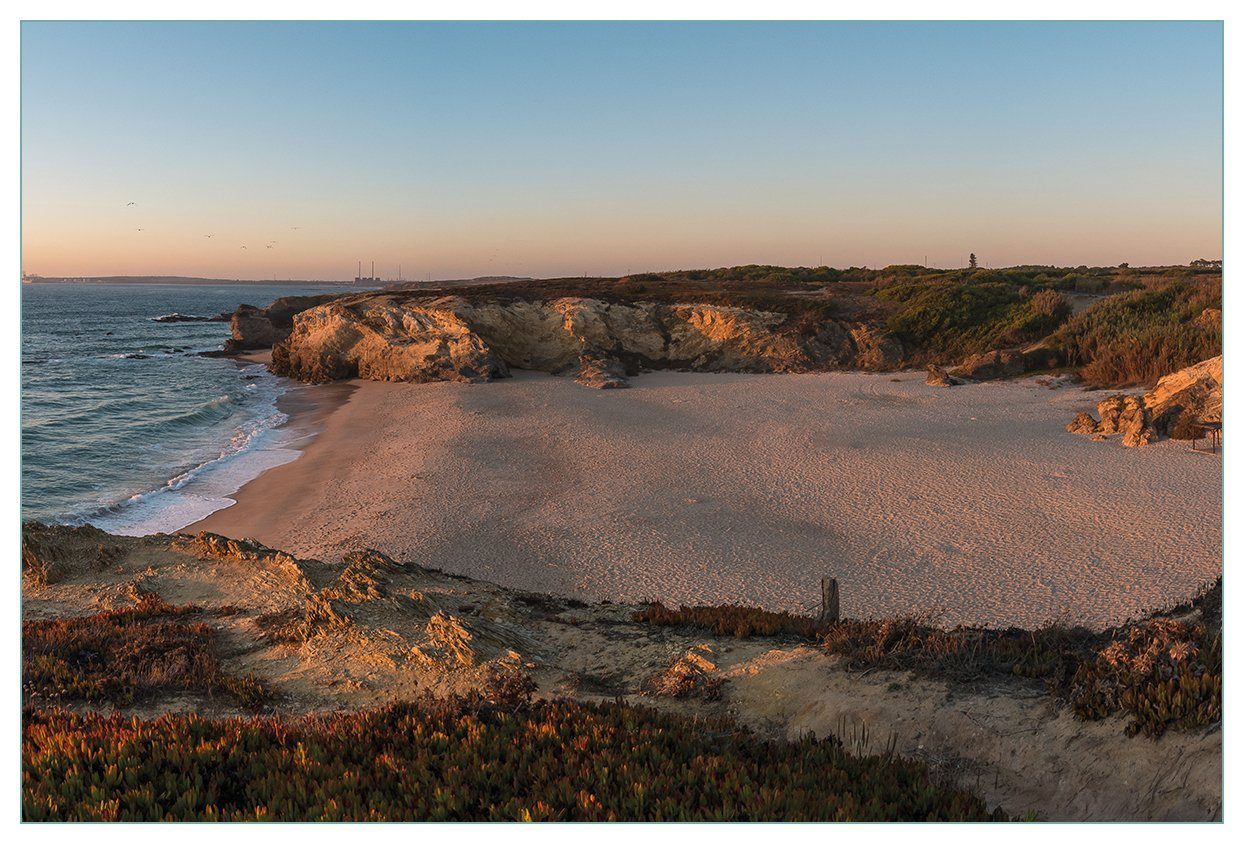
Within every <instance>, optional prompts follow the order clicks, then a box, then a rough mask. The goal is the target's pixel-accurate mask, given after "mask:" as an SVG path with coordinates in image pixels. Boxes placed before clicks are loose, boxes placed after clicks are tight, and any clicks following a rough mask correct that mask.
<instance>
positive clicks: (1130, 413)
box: [1067, 355, 1222, 448]
mask: <svg viewBox="0 0 1244 844" xmlns="http://www.w3.org/2000/svg"><path fill="white" fill-rule="evenodd" d="M1097 414H1098V416H1100V417H1101V421H1100V422H1097V421H1096V420H1094V419H1093V417H1092V416H1090V415H1089V414H1087V413H1077V414H1076V417H1075V419H1073V420H1072V421H1071V423H1070V424H1068V425H1067V430H1068V431H1071V432H1072V433H1076V434H1092V435H1093V439H1098V438H1103V439H1104V438H1105V437H1107V436H1110V435H1112V434H1122V435H1123V445H1125V446H1127V447H1129V448H1133V447H1136V446H1142V445H1148V444H1149V443H1151V442H1154V441H1155V440H1157V439H1160V438H1161V437H1163V436H1168V437H1171V438H1172V439H1199V438H1200V437H1202V436H1204V432H1205V426H1206V425H1213V424H1221V423H1222V356H1221V355H1219V356H1217V357H1213V358H1210V359H1208V360H1203V361H1201V362H1200V363H1197V364H1194V365H1192V366H1189V367H1186V368H1185V369H1181V370H1179V371H1178V372H1172V373H1171V374H1170V375H1166V376H1164V377H1163V378H1161V379H1160V380H1159V381H1158V383H1157V385H1156V386H1154V388H1153V389H1152V390H1150V391H1149V392H1148V393H1145V394H1144V395H1143V396H1133V395H1127V394H1125V393H1119V394H1117V395H1113V396H1109V397H1108V398H1105V399H1102V400H1101V401H1100V402H1098V403H1097Z"/></svg>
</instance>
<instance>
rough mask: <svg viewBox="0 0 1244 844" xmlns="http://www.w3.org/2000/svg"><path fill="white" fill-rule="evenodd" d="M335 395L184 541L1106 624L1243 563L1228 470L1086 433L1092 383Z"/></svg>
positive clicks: (594, 590) (522, 382) (549, 583)
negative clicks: (202, 535) (1229, 502)
mask: <svg viewBox="0 0 1244 844" xmlns="http://www.w3.org/2000/svg"><path fill="white" fill-rule="evenodd" d="M317 390H319V388H299V391H298V396H299V398H298V400H299V401H309V402H311V404H313V405H316V404H318V406H320V407H321V408H327V409H328V410H330V411H331V412H326V413H323V414H322V415H323V418H322V419H317V421H316V424H315V426H314V427H315V428H318V429H319V433H318V435H317V436H315V438H314V439H313V440H311V441H310V443H309V444H308V445H307V446H306V447H305V451H304V454H303V456H302V457H301V458H299V459H297V460H295V461H294V462H292V463H288V464H286V465H283V466H280V467H277V468H275V469H272V470H270V471H268V472H266V473H265V474H264V475H262V476H261V477H259V478H257V479H256V480H254V481H252V482H250V483H249V484H247V485H246V486H245V487H243V488H242V490H241V491H240V492H239V493H238V495H237V496H236V498H237V502H238V503H237V504H236V505H234V506H232V507H229V508H228V509H225V510H221V511H219V512H217V513H214V514H212V515H211V516H210V517H208V518H206V519H204V520H203V521H201V522H199V523H197V524H194V525H192V526H190V527H188V528H186V530H187V531H195V530H208V531H213V532H217V533H222V534H225V535H229V536H234V537H252V538H255V539H258V540H259V541H261V542H263V543H265V544H267V545H270V546H273V547H278V548H283V549H286V550H288V551H291V552H293V553H296V554H299V555H304V556H313V557H319V558H321V559H335V558H337V557H339V556H340V555H341V554H342V553H344V552H346V551H349V550H352V549H355V548H359V547H372V548H376V549H378V550H381V551H383V552H385V553H387V554H390V555H392V556H394V557H396V558H399V559H403V560H411V561H415V562H418V563H420V564H422V565H424V566H429V567H434V568H440V569H444V570H445V571H448V572H452V573H460V574H467V575H470V576H473V577H478V578H485V579H489V580H493V581H496V582H498V583H501V584H503V585H506V586H511V587H518V588H524V589H531V590H539V591H548V592H554V593H560V594H565V595H572V596H576V597H582V598H590V599H612V600H638V599H644V598H659V599H662V600H665V601H667V602H689V603H690V602H698V603H708V602H713V603H717V602H743V603H749V604H758V605H762V606H765V607H767V608H772V609H789V610H799V611H803V610H806V609H808V608H809V607H810V606H812V605H813V604H814V602H815V601H816V600H817V597H818V595H819V585H818V584H819V579H820V578H821V577H823V576H826V575H832V576H835V577H837V578H838V579H839V581H840V583H841V585H842V608H843V612H844V614H846V615H849V616H856V617H867V616H874V617H876V616H882V615H891V614H896V613H917V614H921V615H928V616H932V617H933V618H935V620H937V621H938V623H941V624H946V625H953V624H958V623H974V624H991V625H1012V624H1014V625H1023V626H1031V625H1036V624H1040V623H1043V622H1046V621H1049V620H1052V619H1056V618H1063V619H1065V620H1068V621H1073V622H1080V623H1085V624H1090V625H1107V624H1110V623H1114V622H1118V621H1121V620H1123V619H1125V618H1127V617H1129V616H1133V615H1137V614H1140V613H1143V612H1145V611H1148V610H1150V609H1153V608H1155V607H1158V606H1160V605H1163V604H1166V603H1168V602H1170V601H1172V600H1174V599H1177V598H1183V597H1185V596H1187V595H1189V594H1190V593H1192V592H1193V591H1195V590H1196V589H1197V587H1198V586H1199V585H1200V584H1202V583H1204V582H1206V581H1208V580H1210V579H1212V578H1214V577H1215V576H1217V575H1218V574H1219V573H1220V571H1221V566H1222V558H1221V541H1222V532H1221V521H1220V514H1221V463H1220V460H1219V457H1218V456H1214V455H1209V454H1205V453H1198V452H1194V451H1192V450H1191V449H1190V448H1189V446H1188V444H1187V443H1181V442H1170V441H1166V442H1162V443H1158V444H1156V445H1153V446H1149V447H1147V448H1143V449H1125V448H1123V447H1121V446H1120V445H1119V444H1118V442H1117V441H1111V442H1092V441H1090V440H1089V439H1087V438H1085V437H1077V436H1074V435H1071V434H1068V433H1067V432H1066V431H1065V430H1064V425H1065V424H1066V423H1067V421H1068V420H1069V419H1070V418H1071V416H1072V415H1073V414H1074V413H1075V412H1076V411H1078V410H1084V409H1091V408H1092V406H1093V404H1094V403H1095V402H1096V401H1097V400H1098V399H1099V398H1101V396H1102V395H1103V394H1098V393H1091V392H1085V391H1083V390H1079V389H1075V388H1064V389H1060V390H1049V389H1046V388H1044V387H1041V386H1039V385H1037V384H1036V383H1035V382H1034V381H1032V380H1027V381H1021V382H1012V383H985V384H979V385H972V386H965V387H958V388H953V389H948V390H947V389H940V390H939V389H935V388H931V387H928V386H926V385H925V384H924V375H923V373H912V372H908V373H899V374H892V373H883V374H870V373H826V374H814V375H743V374H729V375H709V374H693V373H678V372H658V373H649V374H645V375H642V376H640V377H638V378H636V379H634V380H633V382H632V387H631V388H630V389H628V390H610V391H595V390H589V389H584V388H583V387H580V386H578V385H576V384H574V383H573V381H572V380H570V379H569V378H557V377H553V376H549V375H543V374H532V373H523V372H519V373H516V377H514V378H512V379H507V380H502V381H498V382H495V383H491V384H484V385H460V384H452V383H433V384H406V383H380V382H354V384H353V387H352V388H351V389H349V395H348V398H346V399H345V400H344V402H343V401H342V400H341V392H342V389H341V388H332V389H331V390H328V391H325V392H324V393H323V394H319V393H317ZM334 390H335V391H336V393H335V394H334V392H333V391H334ZM317 396H318V397H317ZM291 412H292V415H294V416H295V418H296V419H302V418H306V416H305V414H307V413H308V410H307V408H305V407H304V408H302V409H301V411H299V410H298V409H292V411H291Z"/></svg>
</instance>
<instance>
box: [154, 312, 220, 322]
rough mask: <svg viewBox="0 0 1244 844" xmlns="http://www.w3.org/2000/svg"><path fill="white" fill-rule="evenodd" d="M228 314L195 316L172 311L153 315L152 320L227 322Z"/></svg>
mask: <svg viewBox="0 0 1244 844" xmlns="http://www.w3.org/2000/svg"><path fill="white" fill-rule="evenodd" d="M229 318H230V315H229V314H216V316H196V315H195V314H182V313H178V312H177V311H173V312H172V313H171V314H165V315H164V316H158V317H153V318H152V320H151V321H152V322H228V321H229Z"/></svg>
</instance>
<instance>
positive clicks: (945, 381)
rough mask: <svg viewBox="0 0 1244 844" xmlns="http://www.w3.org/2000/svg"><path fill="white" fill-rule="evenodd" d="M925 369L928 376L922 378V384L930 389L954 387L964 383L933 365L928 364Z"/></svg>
mask: <svg viewBox="0 0 1244 844" xmlns="http://www.w3.org/2000/svg"><path fill="white" fill-rule="evenodd" d="M925 368H926V369H927V370H928V374H927V375H925V376H924V383H926V384H928V385H929V386H930V387H956V386H958V385H960V384H962V383H964V382H963V379H962V378H956V377H955V376H953V375H951V374H950V373H949V372H947V371H946V370H945V369H942V368H941V367H940V366H937V365H935V364H929V365H928V366H927V367H925Z"/></svg>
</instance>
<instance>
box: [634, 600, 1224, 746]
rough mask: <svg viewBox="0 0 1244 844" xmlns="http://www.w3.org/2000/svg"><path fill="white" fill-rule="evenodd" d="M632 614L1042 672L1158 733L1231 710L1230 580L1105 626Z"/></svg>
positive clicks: (858, 650) (881, 662) (951, 666)
mask: <svg viewBox="0 0 1244 844" xmlns="http://www.w3.org/2000/svg"><path fill="white" fill-rule="evenodd" d="M634 620H635V621H639V622H646V623H649V624H653V625H656V626H661V627H670V626H673V627H686V628H691V629H697V630H705V631H710V632H712V633H714V634H716V635H721V636H736V637H739V638H747V637H751V636H774V635H797V636H802V637H804V638H807V639H809V640H812V641H816V642H817V643H818V644H819V645H820V646H821V647H823V648H824V649H825V650H826V651H828V652H829V653H832V654H837V655H839V656H841V657H842V658H843V659H844V661H845V662H846V664H847V665H848V666H850V667H852V668H856V669H870V668H883V669H890V670H899V671H914V672H917V673H919V674H922V675H925V676H932V677H938V678H942V679H947V680H953V681H958V682H963V681H973V680H978V679H982V678H988V677H994V678H999V677H1010V676H1017V677H1026V678H1030V679H1038V680H1042V681H1045V683H1046V684H1047V686H1048V688H1049V690H1050V691H1051V693H1052V694H1054V695H1055V696H1056V697H1057V698H1058V699H1059V700H1062V701H1065V702H1067V703H1068V704H1070V706H1071V707H1072V710H1073V711H1074V712H1075V714H1076V715H1077V716H1078V717H1080V718H1083V719H1086V720H1100V719H1102V718H1106V717H1110V716H1112V715H1116V714H1119V713H1123V714H1125V715H1127V716H1129V718H1130V720H1129V722H1128V725H1127V727H1126V732H1127V734H1128V735H1134V734H1136V733H1144V734H1145V735H1147V736H1152V737H1156V736H1160V735H1162V734H1163V733H1164V732H1165V731H1166V730H1168V729H1194V728H1197V727H1204V726H1206V725H1209V724H1213V723H1216V722H1217V721H1219V720H1220V719H1221V718H1222V580H1221V578H1219V580H1218V581H1216V582H1215V583H1214V584H1213V585H1212V586H1210V587H1208V588H1206V589H1205V590H1204V591H1203V592H1202V593H1201V594H1200V595H1198V596H1197V597H1196V598H1195V599H1193V601H1191V602H1190V603H1189V604H1186V605H1182V606H1178V607H1174V608H1171V609H1168V610H1164V611H1162V612H1158V613H1155V614H1154V615H1152V616H1150V617H1149V618H1146V619H1142V620H1139V621H1133V622H1128V623H1126V624H1122V625H1119V626H1118V627H1115V628H1112V629H1110V630H1105V631H1102V632H1094V631H1091V630H1088V629H1085V628H1082V627H1066V626H1063V625H1058V624H1054V625H1049V626H1046V627H1041V628H1038V629H1036V630H1021V629H1019V628H1009V629H1006V630H993V629H987V628H980V627H956V628H954V629H951V630H944V629H942V628H939V627H936V626H934V625H932V624H930V623H928V622H925V621H921V620H919V619H916V618H913V617H898V618H889V619H881V620H874V619H867V620H855V619H844V620H842V621H839V622H835V623H831V624H826V623H820V622H818V621H817V620H816V619H813V618H809V617H804V616H795V615H789V614H787V613H773V612H768V611H766V610H761V609H757V608H754V607H744V606H737V605H727V606H718V607H712V606H698V607H686V606H684V607H681V608H679V609H677V610H674V609H670V608H668V607H665V606H663V605H662V604H659V603H654V604H650V605H649V606H647V607H645V608H644V609H643V610H642V611H640V612H637V613H635V615H634Z"/></svg>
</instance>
